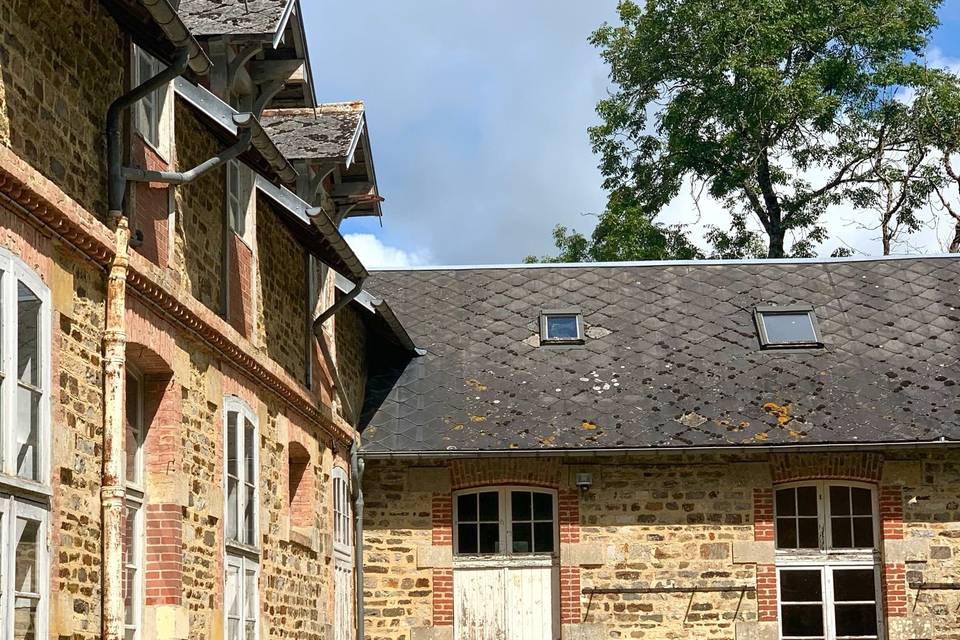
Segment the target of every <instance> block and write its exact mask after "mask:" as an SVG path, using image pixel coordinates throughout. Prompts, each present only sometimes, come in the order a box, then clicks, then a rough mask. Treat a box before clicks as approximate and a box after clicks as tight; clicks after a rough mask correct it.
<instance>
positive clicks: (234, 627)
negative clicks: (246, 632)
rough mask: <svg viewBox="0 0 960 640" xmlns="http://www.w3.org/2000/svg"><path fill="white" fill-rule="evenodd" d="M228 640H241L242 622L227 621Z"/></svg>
mask: <svg viewBox="0 0 960 640" xmlns="http://www.w3.org/2000/svg"><path fill="white" fill-rule="evenodd" d="M227 640H240V621H239V620H228V621H227Z"/></svg>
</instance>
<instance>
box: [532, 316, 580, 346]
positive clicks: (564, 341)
mask: <svg viewBox="0 0 960 640" xmlns="http://www.w3.org/2000/svg"><path fill="white" fill-rule="evenodd" d="M558 316H561V317H566V316H573V317H574V318H575V319H576V321H577V335H576V337H575V338H555V337H550V331H549V329H550V318H555V317H558ZM583 343H584V333H583V312H582V311H581V310H580V309H579V308H578V307H564V308H556V309H542V310H541V311H540V344H542V345H571V344H573V345H576V344H583Z"/></svg>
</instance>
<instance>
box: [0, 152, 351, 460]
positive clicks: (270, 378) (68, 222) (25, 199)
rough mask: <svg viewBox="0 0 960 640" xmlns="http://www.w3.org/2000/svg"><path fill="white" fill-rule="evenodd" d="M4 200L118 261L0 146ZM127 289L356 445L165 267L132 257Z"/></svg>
mask: <svg viewBox="0 0 960 640" xmlns="http://www.w3.org/2000/svg"><path fill="white" fill-rule="evenodd" d="M0 195H2V196H4V197H5V198H7V199H9V200H10V201H11V203H12V204H14V205H16V208H13V207H12V208H11V211H14V212H15V213H16V214H17V215H21V213H22V215H23V218H24V219H25V220H26V221H27V222H28V223H30V224H31V225H34V226H39V225H43V226H44V227H46V229H49V230H50V231H52V232H53V233H55V234H57V235H59V236H60V237H62V238H65V239H67V240H69V241H70V244H71V245H72V246H73V247H76V248H77V249H78V250H79V251H81V252H82V253H83V255H85V256H87V257H89V258H90V259H91V260H93V261H94V262H96V263H97V264H99V265H101V266H102V267H104V268H106V267H107V266H109V264H110V261H111V260H112V259H113V255H114V238H113V234H112V233H111V231H110V230H109V229H108V228H107V226H106V225H105V224H104V223H103V222H102V220H101V219H100V218H98V217H96V216H94V215H93V214H91V213H90V212H89V211H87V210H86V209H84V208H83V207H82V206H80V205H79V204H78V203H76V202H75V201H73V200H72V199H70V197H69V196H67V195H66V194H65V193H64V192H63V190H62V189H60V187H58V186H57V185H56V184H54V183H53V182H51V181H50V180H49V179H47V178H46V177H44V176H43V175H41V174H40V173H39V172H37V171H36V169H34V168H33V167H31V166H30V165H29V164H28V163H26V162H25V161H24V160H23V159H22V158H20V157H19V156H17V155H16V154H15V153H14V152H13V151H12V150H11V149H9V148H8V147H6V146H5V145H3V144H0ZM0 200H2V198H0ZM38 221H39V225H38V224H37V223H38ZM127 285H128V286H129V287H130V289H131V291H132V292H133V293H135V294H136V295H138V296H140V297H141V299H142V300H144V301H147V302H149V303H150V304H151V305H152V306H153V307H154V308H155V309H157V310H159V311H160V312H161V313H163V314H164V316H165V317H167V318H172V319H173V320H174V321H176V322H177V323H178V324H180V325H182V326H183V327H185V328H186V329H188V330H189V331H192V332H193V333H195V334H196V335H197V336H199V337H200V338H201V339H202V340H203V341H204V342H206V344H207V345H209V346H210V347H211V348H212V349H213V350H215V351H216V352H218V353H219V354H221V355H222V356H223V357H224V358H225V359H226V360H228V361H230V362H232V363H233V364H234V366H236V367H237V369H238V370H239V371H241V372H242V373H243V375H245V376H247V377H248V378H249V379H250V380H251V381H253V382H255V383H257V384H258V385H260V386H262V387H265V388H267V389H269V390H271V391H273V392H274V393H276V394H277V396H278V397H279V398H280V399H281V400H283V401H284V402H286V403H288V404H289V406H290V407H291V408H293V409H294V410H296V411H297V412H299V413H300V414H301V415H302V416H304V417H305V418H307V419H309V420H313V421H316V422H318V423H320V424H321V425H322V426H323V428H324V430H325V431H327V433H329V434H330V435H331V436H332V437H333V438H335V439H336V440H337V441H338V442H344V443H348V444H349V443H351V442H353V439H354V433H353V430H352V429H350V428H349V426H348V425H346V423H344V422H343V421H342V420H341V419H339V417H338V416H335V415H334V414H333V412H332V411H331V409H330V407H329V406H326V405H318V402H317V398H316V396H314V395H313V394H312V393H310V392H308V391H307V390H306V388H304V387H303V385H302V384H300V383H299V382H297V381H296V380H295V379H294V378H293V377H292V376H291V375H290V374H289V373H287V372H286V371H284V370H283V368H282V367H281V366H280V365H279V364H278V363H277V362H275V361H273V360H264V358H263V354H262V353H261V351H260V350H259V349H257V348H255V347H254V346H253V344H251V343H250V341H249V340H247V339H246V338H244V337H243V336H241V335H240V334H239V333H238V332H237V331H236V329H234V328H233V327H231V326H230V325H229V324H228V323H227V322H226V321H225V320H224V319H223V318H221V317H219V316H218V315H217V314H216V313H215V312H214V311H212V310H210V309H208V308H207V307H205V306H204V305H203V304H202V303H201V302H200V301H199V300H197V299H196V298H194V297H193V296H192V295H191V294H190V293H189V291H187V290H185V289H183V288H182V287H180V286H179V285H178V284H177V283H175V282H173V281H172V280H171V279H170V277H169V275H168V274H167V269H166V267H159V266H157V265H156V264H153V263H152V262H150V260H149V259H147V258H146V257H145V256H143V255H140V254H139V253H137V252H131V255H130V272H129V275H128V278H127Z"/></svg>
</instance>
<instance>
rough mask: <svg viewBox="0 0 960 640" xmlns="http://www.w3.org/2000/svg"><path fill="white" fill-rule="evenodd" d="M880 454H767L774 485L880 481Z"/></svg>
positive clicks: (881, 459)
mask: <svg viewBox="0 0 960 640" xmlns="http://www.w3.org/2000/svg"><path fill="white" fill-rule="evenodd" d="M882 467H883V456H882V455H881V454H879V453H775V454H771V455H770V470H771V472H772V474H773V482H774V483H780V482H796V481H799V480H856V481H859V482H872V483H878V482H880V472H881V469H882Z"/></svg>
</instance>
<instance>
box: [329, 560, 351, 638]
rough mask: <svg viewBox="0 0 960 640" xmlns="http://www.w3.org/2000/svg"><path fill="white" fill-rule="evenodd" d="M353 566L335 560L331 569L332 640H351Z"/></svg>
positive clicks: (349, 563)
mask: <svg viewBox="0 0 960 640" xmlns="http://www.w3.org/2000/svg"><path fill="white" fill-rule="evenodd" d="M352 587H353V565H352V563H351V562H350V561H347V560H344V559H342V558H337V559H336V560H335V561H334V567H333V597H334V602H333V640H353V597H352V594H353V588H352Z"/></svg>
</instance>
